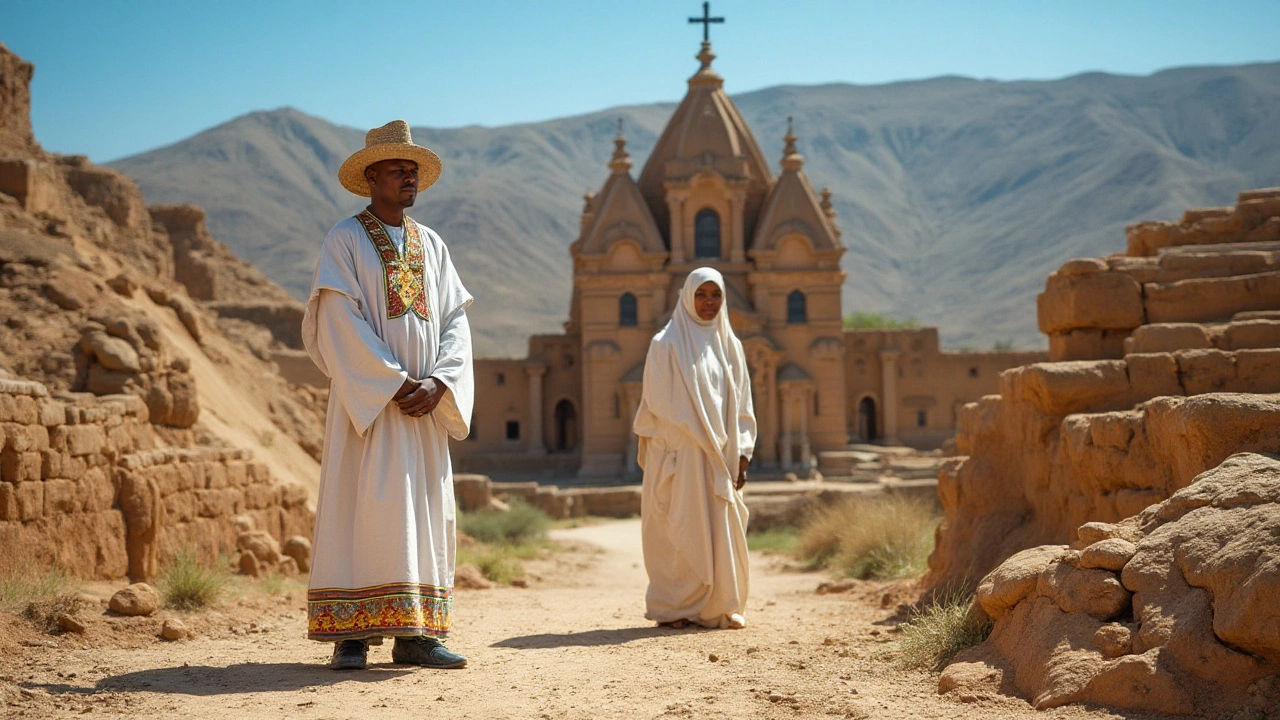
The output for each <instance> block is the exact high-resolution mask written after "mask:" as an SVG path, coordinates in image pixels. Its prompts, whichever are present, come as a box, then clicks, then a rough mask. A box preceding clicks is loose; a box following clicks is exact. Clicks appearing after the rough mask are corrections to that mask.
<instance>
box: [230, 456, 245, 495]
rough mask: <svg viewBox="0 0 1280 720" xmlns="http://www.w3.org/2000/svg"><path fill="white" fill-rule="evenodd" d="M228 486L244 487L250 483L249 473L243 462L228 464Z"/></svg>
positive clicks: (236, 461) (235, 461)
mask: <svg viewBox="0 0 1280 720" xmlns="http://www.w3.org/2000/svg"><path fill="white" fill-rule="evenodd" d="M226 468H227V485H228V486H229V487H235V488H239V487H244V486H245V485H247V484H248V483H249V473H248V470H247V469H246V468H245V465H244V463H243V462H242V461H239V460H233V461H230V462H228V463H227V465H226Z"/></svg>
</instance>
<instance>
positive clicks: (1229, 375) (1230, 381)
mask: <svg viewBox="0 0 1280 720" xmlns="http://www.w3.org/2000/svg"><path fill="white" fill-rule="evenodd" d="M1174 357H1175V358H1176V359H1177V361H1178V379H1179V381H1180V382H1181V383H1182V387H1183V389H1184V391H1185V392H1186V394H1187V395H1203V394H1204V393H1211V392H1225V391H1228V390H1230V389H1231V388H1232V387H1233V386H1234V385H1235V380H1236V360H1235V356H1234V355H1233V354H1232V353H1229V352H1225V351H1222V350H1184V351H1182V352H1178V353H1175V354H1174Z"/></svg>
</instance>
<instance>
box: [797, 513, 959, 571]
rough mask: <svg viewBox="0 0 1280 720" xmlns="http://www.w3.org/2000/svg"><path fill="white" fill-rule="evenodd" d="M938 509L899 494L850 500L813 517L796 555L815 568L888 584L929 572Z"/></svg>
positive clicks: (805, 528)
mask: <svg viewBox="0 0 1280 720" xmlns="http://www.w3.org/2000/svg"><path fill="white" fill-rule="evenodd" d="M937 524H938V513H937V510H936V507H935V506H934V505H933V504H932V503H929V502H927V501H924V500H920V499H916V498H910V497H906V496H903V495H898V494H881V495H875V496H873V497H854V498H847V499H844V500H841V501H839V502H836V503H834V504H831V505H828V506H825V507H823V508H821V509H819V510H817V511H816V512H814V513H813V514H812V515H810V517H809V518H808V519H807V520H806V521H805V523H804V524H803V526H802V531H801V534H800V539H799V541H798V542H797V544H796V549H795V554H796V555H797V556H798V557H799V558H800V559H801V560H803V561H804V562H805V564H806V565H807V566H808V567H809V568H811V569H815V570H816V569H820V568H825V569H828V570H831V571H833V572H835V573H837V574H840V575H846V576H849V577H855V578H864V579H866V578H870V579H878V580H887V579H893V578H903V577H912V576H915V575H919V574H921V573H923V572H924V570H925V564H926V562H927V561H928V558H929V553H930V552H932V551H933V530H934V528H935V527H936V526H937Z"/></svg>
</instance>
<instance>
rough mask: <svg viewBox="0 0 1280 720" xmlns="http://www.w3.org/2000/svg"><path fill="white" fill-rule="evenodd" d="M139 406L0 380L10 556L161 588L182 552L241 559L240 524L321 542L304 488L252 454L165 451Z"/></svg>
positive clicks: (3, 497) (4, 518)
mask: <svg viewBox="0 0 1280 720" xmlns="http://www.w3.org/2000/svg"><path fill="white" fill-rule="evenodd" d="M162 445H164V442H163V440H162V439H161V438H159V437H158V436H157V434H156V432H155V430H154V428H153V426H152V425H151V423H150V422H148V416H147V405H146V403H145V402H143V401H142V400H141V399H140V398H138V397H136V396H133V395H112V396H103V397H94V396H92V395H89V394H87V393H79V394H70V395H64V396H62V397H59V398H53V397H50V395H49V391H48V389H47V388H46V387H45V386H44V385H41V384H39V383H33V382H23V381H15V380H0V547H4V548H6V550H7V554H9V556H10V557H11V558H22V560H23V561H24V562H32V563H37V564H41V565H47V566H50V567H60V568H63V569H65V570H67V571H68V572H70V573H73V574H75V575H79V576H83V577H98V578H118V577H124V576H126V575H128V576H129V577H132V578H134V579H147V578H151V577H154V576H155V574H156V573H157V571H158V569H159V568H160V567H162V566H163V564H164V563H165V562H166V561H167V560H168V559H170V558H171V557H173V554H174V553H175V552H176V551H177V550H178V549H179V548H181V547H183V546H191V547H192V548H194V549H196V550H197V552H198V553H199V554H200V555H202V556H204V557H206V558H208V559H213V558H216V557H217V555H218V553H219V552H228V553H230V552H233V551H234V550H235V549H236V544H235V540H236V529H235V526H234V524H233V522H232V520H233V518H234V517H235V516H237V515H241V514H247V515H250V516H252V517H253V518H254V520H255V521H256V526H257V527H258V528H260V529H263V530H266V531H268V532H270V533H271V534H272V535H274V536H275V537H277V538H279V539H283V538H285V537H288V536H289V535H306V536H309V535H310V533H311V524H312V513H311V511H310V510H308V509H307V507H306V500H307V493H306V490H305V489H304V488H303V487H301V486H300V485H278V484H276V483H275V482H274V480H273V478H272V477H271V473H270V471H269V470H268V469H267V467H266V465H264V464H262V463H259V462H254V461H253V460H252V453H251V452H250V451H249V450H244V449H231V448H212V447H190V448H171V447H162Z"/></svg>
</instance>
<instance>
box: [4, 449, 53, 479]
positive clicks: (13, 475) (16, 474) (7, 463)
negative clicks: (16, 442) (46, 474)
mask: <svg viewBox="0 0 1280 720" xmlns="http://www.w3.org/2000/svg"><path fill="white" fill-rule="evenodd" d="M42 465H43V458H41V457H40V453H38V452H14V451H12V450H5V451H4V452H2V453H0V480H3V481H4V482H11V483H28V482H34V481H37V480H39V479H40V470H41V469H42Z"/></svg>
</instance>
